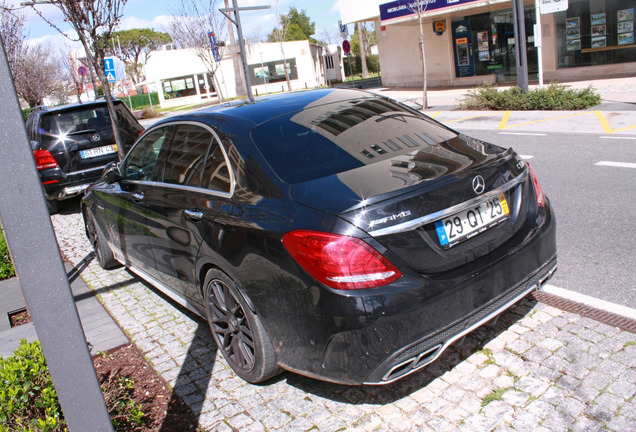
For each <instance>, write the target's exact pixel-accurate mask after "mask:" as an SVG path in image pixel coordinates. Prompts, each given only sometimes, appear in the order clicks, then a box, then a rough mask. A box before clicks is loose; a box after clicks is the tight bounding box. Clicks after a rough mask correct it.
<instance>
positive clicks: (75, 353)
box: [0, 41, 113, 432]
mask: <svg viewBox="0 0 636 432" xmlns="http://www.w3.org/2000/svg"><path fill="white" fill-rule="evenodd" d="M0 54H1V55H0V100H2V101H3V103H2V104H1V105H0V184H2V187H3V191H4V192H3V193H2V194H0V219H2V224H3V227H4V229H5V232H6V237H7V243H8V245H9V251H10V252H11V258H12V260H13V263H14V265H15V267H16V273H17V274H18V278H19V281H20V286H21V288H22V294H23V295H24V299H25V300H26V304H27V307H28V309H29V312H30V313H31V316H32V317H33V322H34V323H35V328H36V330H37V333H38V338H39V339H40V342H41V344H42V350H43V351H44V355H45V357H46V362H47V365H48V368H49V371H50V372H51V377H52V378H53V384H54V385H55V390H56V392H57V396H58V399H59V401H60V405H61V406H62V410H63V411H64V417H65V419H66V422H67V424H68V427H69V429H70V430H71V431H72V432H83V431H100V432H101V431H105V432H112V430H113V426H112V424H111V422H110V417H109V415H108V410H107V408H106V403H105V402H104V397H103V395H102V391H101V389H100V387H99V382H98V380H97V375H96V373H95V368H94V366H93V362H92V360H91V356H90V353H89V351H88V346H87V343H86V337H85V335H84V332H83V331H82V325H81V323H80V320H79V316H78V314H77V309H76V307H75V302H74V300H73V294H72V293H71V288H70V286H69V283H68V277H67V276H66V270H65V269H64V264H63V263H62V258H61V257H60V250H59V246H58V244H57V240H56V238H55V233H54V231H53V226H52V225H51V219H50V216H49V212H48V211H47V208H46V204H45V202H44V195H43V193H42V186H41V184H40V179H39V177H38V174H37V171H36V169H35V162H34V160H33V154H32V153H31V146H30V144H29V141H28V138H27V136H26V132H25V128H24V122H23V120H22V115H21V113H20V107H19V104H18V98H17V96H16V93H15V87H14V85H13V80H12V79H11V72H10V71H9V65H8V63H7V58H6V54H5V52H4V45H3V44H2V43H1V41H0ZM20 143H22V144H20ZM25 215H28V217H25Z"/></svg>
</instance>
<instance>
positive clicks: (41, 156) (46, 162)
mask: <svg viewBox="0 0 636 432" xmlns="http://www.w3.org/2000/svg"><path fill="white" fill-rule="evenodd" d="M33 157H35V166H36V167H37V168H38V169H39V170H44V169H49V168H56V167H57V161H56V160H55V158H54V157H53V155H52V154H51V152H50V151H48V150H33Z"/></svg>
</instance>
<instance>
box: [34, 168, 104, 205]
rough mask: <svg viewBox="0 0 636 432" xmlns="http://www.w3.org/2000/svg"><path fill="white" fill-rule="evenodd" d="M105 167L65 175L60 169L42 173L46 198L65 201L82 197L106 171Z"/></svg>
mask: <svg viewBox="0 0 636 432" xmlns="http://www.w3.org/2000/svg"><path fill="white" fill-rule="evenodd" d="M105 167H106V165H104V166H99V167H96V168H91V169H87V170H84V171H77V172H72V173H69V174H67V173H65V172H63V171H62V170H60V169H59V168H57V169H52V170H45V171H41V172H40V180H41V181H42V188H43V189H44V196H45V197H46V199H48V200H64V199H68V198H73V197H75V196H78V195H81V194H82V193H84V191H85V190H86V189H87V188H88V186H89V185H90V184H91V183H93V182H95V181H96V180H97V179H99V177H100V176H101V174H102V172H103V171H104V168H105Z"/></svg>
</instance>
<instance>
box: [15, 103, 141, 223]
mask: <svg viewBox="0 0 636 432" xmlns="http://www.w3.org/2000/svg"><path fill="white" fill-rule="evenodd" d="M115 110H116V112H117V122H118V124H119V133H120V136H121V139H122V144H123V146H124V152H128V150H129V149H130V147H132V145H133V144H134V142H135V140H136V139H137V138H138V137H139V135H140V134H141V132H143V130H144V128H143V126H141V125H140V124H139V122H137V120H136V119H135V117H134V116H133V115H132V113H131V112H130V111H129V110H128V107H126V105H125V104H124V103H123V102H122V101H119V100H117V101H115ZM26 128H27V134H28V135H29V140H30V141H31V146H32V148H33V156H34V157H35V164H36V166H37V169H38V172H39V174H40V179H41V180H42V187H43V188H44V195H45V197H46V200H47V201H46V202H47V204H48V207H49V211H50V212H51V213H55V212H56V211H57V210H58V201H60V200H64V199H67V198H72V197H74V196H77V195H79V194H81V193H82V192H83V191H84V190H85V189H86V188H87V187H88V185H89V184H91V183H92V182H94V181H95V180H97V179H98V178H99V176H100V174H101V173H102V171H103V169H104V167H105V166H106V165H108V163H110V162H113V161H118V160H119V158H118V155H117V145H116V144H115V137H114V134H113V129H112V126H111V123H110V116H109V114H108V108H107V106H106V100H97V101H94V102H85V103H82V104H71V105H63V106H58V107H54V108H46V107H36V108H33V109H32V110H31V112H30V113H29V115H28V117H27V120H26Z"/></svg>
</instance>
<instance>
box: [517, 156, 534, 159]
mask: <svg viewBox="0 0 636 432" xmlns="http://www.w3.org/2000/svg"><path fill="white" fill-rule="evenodd" d="M519 157H520V158H521V159H532V158H533V157H534V156H530V155H519Z"/></svg>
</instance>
